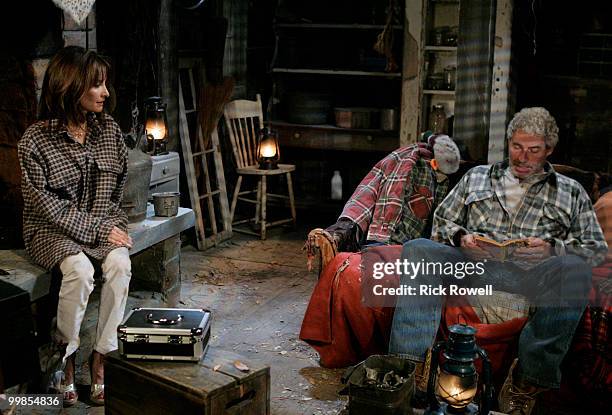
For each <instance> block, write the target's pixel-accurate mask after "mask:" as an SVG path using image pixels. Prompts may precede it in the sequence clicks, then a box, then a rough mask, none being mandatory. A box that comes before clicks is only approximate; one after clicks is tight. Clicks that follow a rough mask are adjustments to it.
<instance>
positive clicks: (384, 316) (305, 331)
mask: <svg viewBox="0 0 612 415" xmlns="http://www.w3.org/2000/svg"><path fill="white" fill-rule="evenodd" d="M373 249H375V250H376V251H375V252H376V253H377V254H378V255H379V257H380V260H383V261H395V259H397V258H399V256H400V254H401V246H381V247H377V248H373ZM360 264H361V254H359V253H340V254H338V255H337V256H336V257H335V258H334V260H333V261H332V262H330V263H329V264H328V266H327V267H325V269H324V270H323V273H322V274H321V278H320V280H319V282H318V283H317V286H316V287H315V290H314V292H313V294H312V297H311V299H310V303H309V305H308V308H307V310H306V314H305V316H304V321H303V322H302V330H301V332H300V338H301V339H302V340H304V341H305V342H307V343H308V344H310V345H311V346H312V347H313V348H314V349H315V350H316V351H317V352H318V353H319V355H320V358H321V365H322V366H324V367H345V366H349V365H352V364H355V363H357V362H359V361H361V360H363V359H365V358H366V357H368V356H370V355H372V354H380V353H382V354H385V353H386V352H387V347H388V342H389V334H390V329H391V322H392V319H393V311H394V309H393V308H390V307H365V306H363V305H362V304H361V272H360V268H359V266H360ZM610 276H612V264H607V266H604V267H600V268H596V269H594V286H595V287H597V285H598V283H599V282H601V281H602V280H605V279H607V278H609V277H610ZM395 284H397V278H396V280H395ZM602 296H604V295H603V294H601V293H598V291H597V290H595V289H594V290H593V291H592V296H591V301H592V304H595V305H597V304H598V305H600V306H601V305H603V306H604V310H607V314H604V315H607V316H608V318H609V316H610V313H611V312H612V309H611V307H610V296H609V295H608V296H605V298H602ZM455 305H456V306H455ZM594 310H599V308H594V307H590V308H589V310H587V312H586V313H585V316H584V317H583V320H582V322H581V324H580V326H579V328H578V330H577V332H576V336H575V338H574V342H573V345H572V349H571V350H570V353H569V354H568V359H567V361H568V362H569V363H568V364H567V365H566V367H565V368H564V374H565V376H564V385H566V386H564V387H563V388H564V389H567V390H568V391H569V389H571V388H573V389H574V390H576V387H578V390H582V391H589V392H591V391H593V392H595V393H597V394H599V393H600V392H601V393H604V392H606V393H610V392H611V391H612V390H611V387H612V370H611V368H610V363H609V356H610V355H611V354H610V353H609V348H610V342H609V341H608V337H607V326H605V325H604V324H603V323H605V322H606V321H607V320H606V318H598V317H597V314H596V312H595V311H594ZM597 312H599V311H597ZM594 319H595V321H596V324H595V325H594V323H593V320H594ZM457 322H465V323H467V324H470V325H472V326H473V327H475V328H476V329H477V330H478V331H477V334H476V338H477V342H478V344H479V345H481V346H482V347H483V348H484V349H485V350H486V351H487V353H488V355H489V358H490V359H491V363H492V369H493V376H494V378H495V379H496V381H497V382H496V383H499V382H500V380H503V378H504V377H505V375H506V373H507V370H508V368H509V366H510V364H511V362H512V360H513V359H514V357H515V356H516V346H517V341H518V335H519V333H520V330H521V329H522V327H523V324H524V323H525V319H514V320H510V321H507V322H505V323H501V324H482V323H481V322H480V320H479V319H478V317H477V316H476V314H475V313H474V310H473V309H472V307H471V306H470V305H469V304H467V303H464V304H454V306H453V307H445V311H444V315H443V319H442V324H441V327H440V329H441V330H440V333H439V334H440V335H441V336H444V335H445V333H446V331H447V328H448V326H450V325H452V324H455V323H457ZM602 331H603V332H602ZM605 356H608V360H606V358H605ZM565 380H567V382H566V381H565ZM568 386H571V388H570V387H568Z"/></svg>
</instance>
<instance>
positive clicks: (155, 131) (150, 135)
mask: <svg viewBox="0 0 612 415" xmlns="http://www.w3.org/2000/svg"><path fill="white" fill-rule="evenodd" d="M145 134H146V136H147V149H148V152H149V153H151V154H152V155H158V154H167V153H168V151H166V144H167V143H168V120H167V118H166V104H164V103H162V99H161V98H160V97H150V98H147V99H146V100H145Z"/></svg>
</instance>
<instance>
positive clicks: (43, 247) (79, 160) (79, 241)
mask: <svg viewBox="0 0 612 415" xmlns="http://www.w3.org/2000/svg"><path fill="white" fill-rule="evenodd" d="M87 124H88V134H87V138H86V141H85V144H84V145H82V144H80V143H78V142H76V141H75V140H73V139H72V138H71V137H70V136H69V135H68V133H67V131H66V127H65V126H64V125H62V124H61V123H60V122H59V121H58V120H50V121H40V122H37V123H35V124H33V125H32V126H30V127H29V128H28V129H27V130H26V132H25V134H24V135H23V138H22V139H21V140H20V141H19V147H18V148H19V163H20V166H21V178H22V181H21V190H22V193H23V200H24V210H23V222H24V227H23V228H24V229H23V233H24V241H25V245H26V250H27V251H28V254H29V255H30V256H31V257H32V258H33V259H34V260H35V261H36V262H37V263H39V264H40V265H42V266H43V267H45V268H47V269H51V268H53V267H54V266H55V265H56V264H59V263H60V262H61V261H62V260H63V259H64V258H65V257H67V256H69V255H73V254H76V253H78V252H81V251H83V252H84V253H86V254H88V255H90V256H91V257H93V258H96V259H103V258H104V257H106V255H108V253H109V252H110V251H111V250H113V249H115V248H117V246H115V245H111V244H109V243H108V235H109V233H110V231H111V229H112V228H113V226H117V227H119V228H121V229H123V230H127V216H126V214H125V212H123V211H122V210H121V209H120V206H119V205H120V202H121V197H122V192H123V186H124V184H125V181H126V178H127V149H126V147H125V144H124V142H123V139H122V135H121V129H120V128H119V126H118V125H117V123H115V121H114V120H113V119H112V118H111V117H110V116H109V115H106V114H102V116H101V118H100V119H99V120H98V118H96V117H95V116H94V114H93V113H91V114H89V115H88V118H87Z"/></svg>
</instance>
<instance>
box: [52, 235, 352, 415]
mask: <svg viewBox="0 0 612 415" xmlns="http://www.w3.org/2000/svg"><path fill="white" fill-rule="evenodd" d="M306 233H307V228H303V229H299V230H286V229H281V228H277V229H272V230H270V234H269V237H268V239H267V240H266V241H260V240H258V239H255V238H254V237H251V236H242V235H240V234H235V236H234V238H232V239H231V240H230V241H227V242H224V243H223V244H221V245H220V246H218V247H216V248H212V249H209V250H206V251H203V252H200V251H197V250H196V249H194V248H193V247H192V246H186V247H183V250H182V253H181V276H182V289H181V304H180V306H181V307H185V308H191V307H193V308H196V307H197V308H208V309H210V310H211V311H212V313H213V326H212V339H211V341H210V345H211V346H212V347H216V348H219V349H224V350H229V351H232V352H234V353H238V354H240V355H243V356H244V358H245V362H258V363H263V364H266V365H269V366H270V370H271V393H270V396H271V413H272V414H337V413H339V412H340V410H341V409H342V408H344V406H345V403H346V401H345V400H344V399H343V398H342V397H340V396H338V394H337V392H338V390H340V389H341V388H342V385H341V384H340V376H341V374H342V372H343V371H342V370H330V369H324V368H321V367H320V366H319V364H318V355H317V354H316V352H314V350H313V349H311V348H310V347H309V346H308V345H307V344H305V343H304V342H302V341H300V340H299V339H298V335H299V330H300V326H301V323H302V317H303V315H304V311H305V309H306V306H307V304H308V300H309V298H310V294H311V292H312V289H313V287H314V285H315V283H316V279H317V275H316V274H315V273H314V272H312V273H309V272H307V270H306V257H305V254H304V252H303V251H302V245H303V243H304V239H305V235H306ZM96 294H97V291H95V292H94V296H93V298H92V301H91V303H90V307H89V308H88V313H87V316H86V321H85V323H84V326H83V329H82V333H81V337H82V340H81V349H80V352H79V355H78V357H77V366H78V373H77V384H78V389H79V396H80V397H83V398H82V399H80V400H79V402H78V403H77V405H75V406H74V407H72V408H68V409H64V410H62V411H61V413H64V414H103V413H104V408H103V407H94V406H91V405H90V404H89V403H88V399H87V398H86V396H87V385H89V383H90V381H89V370H88V364H87V362H86V360H87V357H88V355H89V353H90V351H91V347H92V346H91V345H92V341H93V336H94V334H95V325H96V312H95V311H96V309H97V307H96V306H97V297H96ZM161 305H162V302H161V300H160V294H159V293H153V292H143V291H137V292H130V297H129V300H128V305H127V307H128V309H130V308H132V307H135V306H150V307H153V306H161ZM45 413H53V412H45Z"/></svg>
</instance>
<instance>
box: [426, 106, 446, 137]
mask: <svg viewBox="0 0 612 415" xmlns="http://www.w3.org/2000/svg"><path fill="white" fill-rule="evenodd" d="M429 129H430V130H431V131H432V132H433V133H434V134H446V131H447V130H446V129H447V124H446V111H444V104H435V105H434V106H433V107H432V109H431V113H430V114H429Z"/></svg>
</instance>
